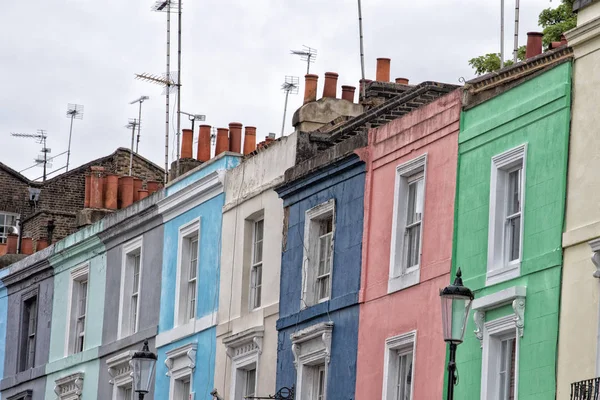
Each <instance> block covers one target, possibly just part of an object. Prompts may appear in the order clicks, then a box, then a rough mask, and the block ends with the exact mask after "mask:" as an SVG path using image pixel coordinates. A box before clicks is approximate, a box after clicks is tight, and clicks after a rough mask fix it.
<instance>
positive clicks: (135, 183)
mask: <svg viewBox="0 0 600 400" xmlns="http://www.w3.org/2000/svg"><path fill="white" fill-rule="evenodd" d="M143 184H144V181H143V180H141V179H140V178H133V202H134V203H135V202H136V201H138V200H139V199H140V198H139V196H138V191H139V190H142V186H143Z"/></svg>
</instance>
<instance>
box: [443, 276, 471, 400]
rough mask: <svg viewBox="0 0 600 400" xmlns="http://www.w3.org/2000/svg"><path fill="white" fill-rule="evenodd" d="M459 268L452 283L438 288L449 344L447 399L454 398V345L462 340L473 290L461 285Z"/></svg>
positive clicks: (451, 399)
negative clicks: (440, 288)
mask: <svg viewBox="0 0 600 400" xmlns="http://www.w3.org/2000/svg"><path fill="white" fill-rule="evenodd" d="M461 276H462V274H461V272H460V268H459V269H458V271H456V279H455V280H454V283H453V284H452V285H449V286H446V287H445V288H444V289H442V290H440V297H441V298H442V329H443V330H444V341H445V342H447V343H449V344H450V359H449V360H448V397H447V399H448V400H453V399H454V385H456V380H457V379H456V347H457V346H458V345H459V344H461V343H462V342H463V338H464V337H465V328H466V326H467V318H469V312H470V311H471V303H472V302H473V297H474V296H473V292H472V291H471V290H470V289H469V288H468V287H465V286H463V282H462V277H461Z"/></svg>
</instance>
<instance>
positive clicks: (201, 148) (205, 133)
mask: <svg viewBox="0 0 600 400" xmlns="http://www.w3.org/2000/svg"><path fill="white" fill-rule="evenodd" d="M210 128H211V126H210V125H200V132H199V133H198V155H197V160H198V161H202V162H206V161H208V160H210Z"/></svg>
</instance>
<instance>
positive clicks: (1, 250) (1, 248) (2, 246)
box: [0, 243, 6, 256]
mask: <svg viewBox="0 0 600 400" xmlns="http://www.w3.org/2000/svg"><path fill="white" fill-rule="evenodd" d="M5 254H6V243H0V256H3V255H5Z"/></svg>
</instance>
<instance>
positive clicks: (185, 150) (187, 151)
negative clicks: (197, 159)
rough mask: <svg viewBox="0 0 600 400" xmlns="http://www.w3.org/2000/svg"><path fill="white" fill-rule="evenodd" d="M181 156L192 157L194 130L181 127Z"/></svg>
mask: <svg viewBox="0 0 600 400" xmlns="http://www.w3.org/2000/svg"><path fill="white" fill-rule="evenodd" d="M182 132H183V135H182V140H181V158H194V153H193V150H192V147H193V145H194V131H192V130H191V129H182Z"/></svg>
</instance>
